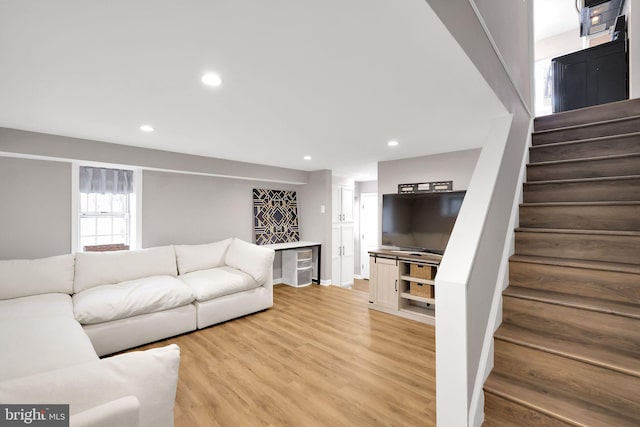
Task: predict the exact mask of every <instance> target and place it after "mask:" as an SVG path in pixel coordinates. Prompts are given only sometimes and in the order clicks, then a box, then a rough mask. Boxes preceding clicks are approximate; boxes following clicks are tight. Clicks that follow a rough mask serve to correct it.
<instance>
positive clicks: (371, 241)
mask: <svg viewBox="0 0 640 427" xmlns="http://www.w3.org/2000/svg"><path fill="white" fill-rule="evenodd" d="M378 234H379V233H378V195H377V194H375V193H363V194H362V195H361V196H360V261H361V262H360V275H361V276H362V278H363V279H368V278H369V275H370V272H369V251H371V250H374V249H377V248H378V247H379V246H380V244H379V243H378Z"/></svg>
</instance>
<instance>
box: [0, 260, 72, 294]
mask: <svg viewBox="0 0 640 427" xmlns="http://www.w3.org/2000/svg"><path fill="white" fill-rule="evenodd" d="M47 293H63V294H71V293H73V254H67V255H58V256H53V257H49V258H40V259H12V260H7V261H0V299H9V298H18V297H26V296H31V295H40V294H47Z"/></svg>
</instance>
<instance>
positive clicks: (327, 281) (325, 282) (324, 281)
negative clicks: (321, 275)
mask: <svg viewBox="0 0 640 427" xmlns="http://www.w3.org/2000/svg"><path fill="white" fill-rule="evenodd" d="M320 284H321V285H322V286H330V285H331V280H321V281H320Z"/></svg>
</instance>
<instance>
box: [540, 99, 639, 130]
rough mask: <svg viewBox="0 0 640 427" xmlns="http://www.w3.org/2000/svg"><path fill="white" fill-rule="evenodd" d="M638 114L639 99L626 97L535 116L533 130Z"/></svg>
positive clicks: (603, 120) (578, 124)
mask: <svg viewBox="0 0 640 427" xmlns="http://www.w3.org/2000/svg"><path fill="white" fill-rule="evenodd" d="M638 114H640V101H638V99H626V100H622V101H616V102H611V103H608V104H600V105H593V106H589V107H584V108H579V109H575V110H571V111H563V112H560V113H554V114H549V115H545V116H540V117H536V118H535V119H534V130H536V131H542V130H547V129H558V128H562V127H567V126H583V125H586V124H589V123H593V122H601V123H604V122H607V121H610V120H616V119H620V118H621V117H633V116H636V115H638Z"/></svg>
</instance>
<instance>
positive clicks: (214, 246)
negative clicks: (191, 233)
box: [175, 239, 232, 274]
mask: <svg viewBox="0 0 640 427" xmlns="http://www.w3.org/2000/svg"><path fill="white" fill-rule="evenodd" d="M231 240H232V239H225V240H221V241H219V242H214V243H208V244H205V245H176V246H175V249H176V259H177V261H178V272H179V273H180V274H187V273H191V272H192V271H198V270H207V269H209V268H216V267H222V266H223V265H224V257H225V255H226V254H227V249H229V245H230V244H231Z"/></svg>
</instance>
